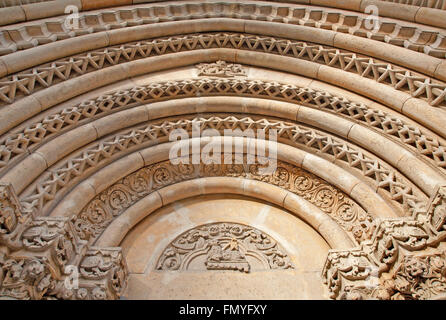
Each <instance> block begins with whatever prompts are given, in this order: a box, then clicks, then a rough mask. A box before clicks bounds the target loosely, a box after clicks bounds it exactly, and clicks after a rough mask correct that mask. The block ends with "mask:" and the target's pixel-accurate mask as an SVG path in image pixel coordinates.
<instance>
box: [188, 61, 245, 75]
mask: <svg viewBox="0 0 446 320" xmlns="http://www.w3.org/2000/svg"><path fill="white" fill-rule="evenodd" d="M197 69H198V75H199V76H211V77H235V76H246V72H245V70H243V67H242V65H241V64H234V63H227V62H226V61H222V60H219V61H217V62H214V63H200V64H198V65H197Z"/></svg>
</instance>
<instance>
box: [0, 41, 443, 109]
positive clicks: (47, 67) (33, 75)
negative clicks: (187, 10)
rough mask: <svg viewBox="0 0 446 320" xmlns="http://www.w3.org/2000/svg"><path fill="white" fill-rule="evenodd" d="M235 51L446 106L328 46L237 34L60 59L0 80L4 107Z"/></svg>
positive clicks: (411, 77)
mask: <svg viewBox="0 0 446 320" xmlns="http://www.w3.org/2000/svg"><path fill="white" fill-rule="evenodd" d="M208 48H231V49H238V50H250V51H258V52H266V53H271V54H277V55H282V56H289V57H294V58H297V59H302V60H307V61H312V62H316V63H320V64H324V65H327V66H330V67H334V68H339V69H342V70H344V71H347V72H352V73H355V74H358V75H360V76H362V77H365V78H368V79H373V80H375V81H376V82H378V83H383V84H387V85H389V86H391V87H393V88H395V90H400V91H404V92H409V93H410V94H411V95H412V96H413V97H415V98H420V99H423V100H426V101H428V102H429V104H430V105H432V106H438V107H441V106H446V86H445V85H444V84H443V83H441V82H440V81H437V80H433V79H431V78H429V77H426V76H425V75H422V74H419V73H415V72H413V71H409V70H408V69H405V68H402V67H400V66H395V65H393V64H390V63H388V62H384V61H380V60H378V59H374V58H371V57H368V56H364V55H360V54H356V53H352V52H349V51H346V50H340V49H336V48H332V47H329V46H322V45H318V44H313V43H308V42H302V41H293V40H287V39H281V38H273V37H267V36H257V35H249V34H239V33H216V34H213V33H210V34H192V35H184V36H177V37H169V38H160V39H155V40H150V41H139V42H134V43H128V44H123V45H119V46H112V47H107V48H105V49H102V50H95V51H91V52H88V53H85V54H81V55H75V56H72V57H68V58H64V59H60V60H57V61H54V62H51V63H47V64H44V65H41V66H38V67H34V68H32V69H29V70H26V71H22V72H19V73H17V74H14V75H10V76H8V77H5V78H3V79H0V103H1V104H6V103H13V102H14V101H16V100H17V99H18V98H20V97H21V96H23V95H30V94H32V93H33V92H36V91H38V90H42V89H44V88H48V87H50V86H52V85H53V84H56V83H60V82H63V81H66V80H69V79H72V78H74V77H77V76H80V75H83V74H86V73H89V72H93V71H95V70H101V69H104V68H106V67H108V66H113V65H117V64H120V63H124V62H128V61H134V60H138V59H142V58H147V57H150V56H157V55H163V54H167V53H174V52H181V51H185V50H198V49H208Z"/></svg>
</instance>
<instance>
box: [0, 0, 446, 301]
mask: <svg viewBox="0 0 446 320" xmlns="http://www.w3.org/2000/svg"><path fill="white" fill-rule="evenodd" d="M69 2H70V3H73V4H76V6H77V7H78V9H79V10H78V11H79V12H80V14H79V16H80V19H79V21H78V22H79V24H78V26H77V27H76V26H73V25H71V24H67V23H65V22H67V21H66V20H65V18H66V16H65V9H66V8H65V4H66V2H65V1H43V0H35V1H34V0H33V1H27V0H26V1H25V0H23V1H15V0H11V1H6V2H5V1H3V2H2V1H0V26H2V28H1V30H0V78H1V79H0V297H10V298H19V299H54V298H58V299H104V298H105V299H116V298H119V297H120V296H121V295H122V294H123V290H124V287H125V284H126V281H127V279H132V277H133V275H131V274H135V273H134V272H133V271H134V267H135V261H137V260H138V259H136V260H135V259H134V258H135V257H134V256H133V257H132V256H131V255H132V254H136V253H135V252H137V251H131V250H130V251H128V250H127V249H129V246H128V244H129V243H130V242H131V241H132V240H131V239H132V237H134V238H135V237H136V238H138V237H137V236H136V235H135V233H133V231H130V232H129V230H130V229H131V228H132V226H133V227H137V229H138V231H139V232H141V234H144V235H145V236H150V234H148V233H145V232H149V233H151V232H152V233H155V234H156V232H157V231H156V230H154V229H151V228H150V223H152V222H153V221H155V220H156V219H155V218H156V216H157V214H159V213H160V212H161V214H160V215H162V214H163V212H164V213H166V212H170V213H172V214H173V215H172V216H169V214H167V215H165V217H176V218H178V216H177V215H175V212H177V211H176V210H179V211H181V210H180V209H181V206H183V205H184V206H185V207H184V208H185V210H186V211H187V208H199V209H198V211H199V210H205V209H203V208H204V207H200V205H201V206H204V205H205V204H206V205H209V206H211V207H212V205H215V206H219V205H221V203H224V204H225V205H227V206H228V208H232V209H231V210H234V212H235V211H236V210H237V209H238V208H237V206H236V205H235V204H236V203H240V204H245V205H247V206H248V207H247V209H246V210H247V211H249V210H252V212H251V211H249V212H248V213H247V217H248V216H249V217H252V216H251V215H252V214H254V213H253V212H257V211H256V210H260V203H262V205H265V208H270V210H277V211H274V212H275V213H276V214H277V217H280V216H281V212H282V211H283V212H282V213H284V212H285V211H286V212H287V213H293V214H295V215H296V217H295V218H296V219H295V220H294V221H293V222H294V224H293V223H290V225H294V227H295V228H296V229H294V230H293V232H294V231H298V230H302V232H303V231H304V230H307V229H306V228H307V227H308V226H307V225H305V224H300V222H299V221H300V220H299V219H303V220H305V219H307V220H310V221H306V220H305V221H306V222H307V223H308V224H309V225H310V226H311V228H312V229H314V230H317V231H318V232H319V233H320V234H319V235H316V234H314V233H311V232H310V231H308V230H307V231H308V237H309V238H308V239H313V240H314V241H315V243H318V245H317V246H316V247H317V248H316V249H318V250H319V251H318V252H319V254H322V253H323V255H324V256H325V255H326V254H328V255H327V259H326V263H325V267H323V266H322V262H323V261H322V260H320V259H321V257H318V260H317V263H316V264H314V265H313V266H314V267H315V268H316V269H317V270H316V271H317V272H318V276H317V277H313V278H312V279H313V280H312V281H313V283H312V284H315V283H316V282H317V286H318V288H319V289H321V288H322V287H321V283H320V281H319V280H320V279H319V278H318V277H320V275H321V276H322V277H323V278H324V280H325V282H326V285H327V288H328V291H329V293H330V297H331V298H334V299H359V298H370V299H376V298H378V299H436V298H441V297H442V296H443V295H444V292H445V291H446V289H445V288H446V286H445V283H446V280H445V278H444V277H445V265H446V262H445V261H446V258H445V256H444V252H445V249H446V247H445V244H444V240H445V226H444V224H445V221H446V218H445V217H446V210H445V199H446V193H445V186H446V171H445V168H446V154H445V152H446V140H445V139H446V129H445V127H444V123H445V122H446V113H445V108H444V107H445V106H446V83H445V81H446V72H445V70H446V69H445V67H446V62H445V58H446V40H445V39H446V38H445V37H444V28H446V24H445V22H444V21H446V11H445V1H443V0H438V1H415V0H414V1H393V2H392V1H384V0H374V1H372V2H370V1H368V2H367V3H365V2H361V1H327V0H311V4H308V3H306V2H308V1H306V0H305V1H304V0H302V1H301V0H297V1H291V2H290V3H285V2H283V1H266V2H262V3H260V2H257V1H249V0H248V1H234V0H223V1H218V2H214V1H210V2H205V3H199V2H197V1H192V0H186V1H182V2H165V1H163V0H155V1H150V2H149V3H145V2H144V1H142V3H132V4H129V3H128V1H121V0H106V1H100V2H94V1H84V0H74V1H71V0H70V1H69ZM139 2H141V1H139ZM124 4H125V5H126V6H125V7H121V6H120V5H124ZM369 4H373V5H374V6H375V7H376V8H377V9H378V10H379V17H378V19H377V21H375V23H374V27H373V28H369V27H368V25H369V23H368V22H370V21H368V20H369V18H370V17H369V16H368V15H369V12H368V8H369V7H368V6H367V5H369ZM205 18H206V19H205ZM72 27H74V28H77V29H76V30H72ZM192 122H199V123H200V124H201V126H202V127H203V128H206V129H215V130H214V133H215V132H216V131H217V132H218V133H219V134H221V132H222V131H223V130H224V129H225V128H238V129H246V128H255V129H261V130H263V132H264V133H267V132H268V131H271V130H276V129H277V130H278V132H279V139H278V142H279V143H278V151H279V152H278V156H277V159H276V160H277V161H278V163H279V164H280V165H279V167H278V168H277V170H275V171H274V172H273V174H272V175H270V176H259V175H257V174H255V173H254V174H253V173H252V172H250V171H249V170H248V171H243V170H239V169H240V168H235V167H233V168H229V169H228V168H227V167H225V166H221V167H216V166H207V167H206V166H205V165H203V166H202V167H200V166H197V168H195V167H194V168H190V167H187V166H183V167H175V168H173V167H174V166H170V165H169V164H168V162H169V160H168V159H169V157H168V154H169V150H170V148H171V147H172V146H173V143H170V142H169V133H171V132H172V130H174V128H181V129H184V130H185V131H186V134H187V135H188V137H187V138H188V139H187V141H185V142H184V145H187V146H188V147H189V146H190V145H189V144H192V143H195V142H197V141H198V142H199V144H200V148H201V149H200V150H202V148H204V147H205V146H206V143H208V142H209V141H211V140H213V138H212V139H211V138H203V139H197V138H194V137H191V136H190V134H191V126H192ZM190 138H192V139H190ZM232 138H233V137H232V136H231V139H232ZM214 140H216V139H214ZM235 140H236V141H243V142H249V141H253V142H255V143H261V144H262V143H266V141H267V140H265V139H264V138H263V137H262V134H257V135H254V137H252V138H249V139H246V138H243V139H235ZM219 141H220V142H223V141H226V140H225V139H221V140H219ZM200 152H201V151H200ZM192 154H193V153H192ZM240 154H243V156H245V157H248V156H249V155H251V153H250V152H249V151H246V150H244V151H243V152H239V153H236V155H240ZM231 156H234V155H231ZM200 168H201V169H200ZM150 170H152V171H150ZM153 170H159V172H156V173H155V172H153ZM194 170H195V171H194ZM194 173H196V175H194ZM310 178H311V179H310ZM298 179H300V180H299V181H300V184H299V183H297V186H296V181H297V180H298ZM306 179H310V180H311V181H312V183H313V184H311V183H309V180H306ZM310 185H312V186H313V187H314V188H313V189H312V188H309V189H305V188H307V187H308V186H310ZM316 185H317V186H316ZM299 186H300V187H302V189H304V190H300V189H299ZM181 188H190V190H188V189H181ZM222 190H225V191H226V192H227V193H222ZM188 191H190V192H192V194H193V195H194V196H193V197H187V196H185V195H187V194H188V193H187V192H188ZM180 193H184V194H180ZM224 195H226V196H229V195H231V197H232V198H231V199H230V201H229V200H228V199H224V197H225V196H224ZM181 196H184V197H183V198H182V197H181ZM237 197H239V198H237ZM243 197H245V198H243ZM246 197H248V198H249V197H251V198H250V199H251V200H248V199H246ZM260 200H262V201H263V202H262V201H260ZM150 201H153V203H152V204H153V206H154V207H153V208H152V207H151V209H153V210H155V211H153V212H154V214H152V213H151V212H152V211H150V210H148V211H144V212H138V209H141V208H146V209H147V208H148V207H147V205H148V203H150ZM169 201H170V202H169ZM219 201H222V202H219ZM225 201H226V202H225ZM231 201H232V202H231ZM238 201H240V202H238ZM250 201H251V202H250ZM200 203H201V204H200ZM231 203H232V205H231ZM157 205H160V207H159V208H158V209H157V208H156V206H157ZM178 208H180V209H178ZM200 208H201V209H200ZM219 208H220V209H219V210H220V211H218V210H217V211H218V212H216V213H215V215H214V216H213V218H214V220H215V221H220V222H223V221H222V217H223V213H222V212H223V211H224V210H223V209H222V208H223V207H219ZM249 208H251V209H249ZM262 208H263V207H262ZM265 208H264V209H265ZM271 208H274V209H271ZM352 208H355V209H357V210H352ZM163 210H164V211H163ZM169 210H170V211H169ZM262 210H263V209H262ZM265 210H267V209H265ZM268 210H269V209H268ZM281 210H282V211H281ZM287 210H288V211H287ZM179 211H178V212H179ZM149 213H150V216H148V214H149ZM218 215H220V216H218ZM241 215H242V214H240V216H241ZM187 216H188V215H187V214H185V215H183V216H182V217H183V218H184V217H187ZM191 216H194V215H191ZM229 216H230V217H232V219H229V220H227V221H232V222H233V223H241V224H245V225H251V221H248V220H247V221H248V222H247V223H245V222H246V221H244V220H243V221H242V220H237V217H238V216H237V215H236V214H234V215H232V216H231V215H229ZM260 216H262V215H260ZM195 217H197V216H195ZM262 217H264V218H265V217H269V215H266V214H265V215H264V216H262ZM316 217H318V218H316ZM352 217H353V218H352ZM358 217H365V220H366V221H369V220H370V219H369V220H368V218H369V217H371V221H370V224H365V225H366V227H364V226H361V227H362V229H361V230H360V231H362V232H363V233H362V234H361V233H360V232H356V231H357V228H356V227H358V224H359V225H360V224H361V223H362V222H363V221H362V220H361V223H358V219H357V218H358ZM138 219H142V220H141V223H140V221H139V220H138ZM154 219H155V220H154ZM200 219H202V220H200V221H198V222H197V221H196V222H197V223H196V224H195V226H196V225H204V224H206V223H208V221H205V220H204V217H201V218H200ZM259 219H260V218H259ZM352 219H353V220H352ZM87 220H88V221H89V223H85V221H87ZM254 220H255V219H254ZM254 220H253V221H254ZM179 221H182V223H183V225H182V226H181V227H179V228H178V229H175V226H173V225H172V224H169V221H165V223H160V224H157V226H158V227H159V230H162V232H164V234H163V235H168V236H169V237H171V238H173V234H181V232H184V231H186V230H187V228H186V226H189V227H191V228H192V227H194V225H193V224H190V225H189V224H188V223H189V222H187V221H186V220H181V219H179ZM215 221H214V222H215ZM255 221H256V220H255ZM280 221H282V222H281V223H282V226H283V228H282V229H286V228H285V227H286V226H287V225H288V223H287V220H286V219H285V220H280ZM352 221H353V222H352ZM254 224H255V223H254ZM266 225H267V223H266ZM98 226H99V227H98ZM93 227H97V230H96V231H97V234H95V235H94V236H91V233H92V228H93ZM164 227H165V229H163V228H164ZM253 227H255V225H253ZM270 227H271V225H270ZM144 228H146V229H144ZM268 228H269V227H268ZM268 228H267V229H265V230H264V231H265V232H266V233H267V234H270V235H271V236H273V238H275V237H276V236H280V235H281V236H283V237H282V238H280V237H279V238H280V241H279V242H280V243H283V244H285V243H288V244H287V247H286V249H287V252H288V253H289V254H290V255H292V254H295V253H296V252H294V251H293V250H298V249H299V248H300V247H299V245H300V244H298V243H296V242H292V241H291V240H293V238H294V236H293V232H290V233H286V232H285V231H284V233H280V232H279V234H274V233H271V230H272V229H274V228H272V229H271V230H270V229H268ZM308 228H309V227H308ZM311 228H310V229H311ZM355 228H356V229H355ZM364 228H365V229H364ZM93 229H94V228H93ZM189 229H190V228H189ZM260 229H261V230H263V229H262V228H260ZM93 231H94V230H93ZM180 231H181V232H180ZM288 231H289V230H288ZM93 233H94V232H93ZM330 233H331V235H330ZM364 234H365V235H366V236H364ZM320 235H323V236H322V237H321V238H318V237H320ZM136 238H135V239H136ZM279 238H277V240H279ZM123 239H124V240H123ZM121 240H123V241H122V243H121ZM129 241H130V242H129ZM290 241H291V242H290ZM160 243H161V242H159V244H160ZM290 243H292V245H290ZM96 245H97V246H96ZM109 245H111V246H116V247H111V248H110V247H108V246H109ZM121 245H122V248H123V250H122V249H121V248H119V247H117V246H121ZM166 245H167V244H166ZM352 245H354V246H355V248H352ZM139 246H141V243H139ZM159 247H160V248H161V246H159ZM305 247H306V249H305V250H309V248H310V247H311V245H308V243H307V245H306V246H305ZM329 247H331V249H332V251H330V252H328V248H329ZM131 252H133V253H131ZM293 252H294V253H293ZM302 252H305V255H306V257H307V258H308V257H310V256H311V253H309V251H302ZM126 258H129V259H130V260H128V261H131V263H130V265H129V266H130V273H129V272H128V271H129V270H128V267H129V266H127V265H126V263H125V260H126ZM307 260H309V258H308V259H307ZM299 261H305V259H301V260H299ZM146 262H147V261H146ZM313 262H314V261H313ZM318 263H319V264H320V265H319V264H318ZM310 264H311V263H310ZM310 264H308V265H310ZM67 266H72V267H74V268H75V269H76V270H77V271H78V272H79V277H80V278H79V280H80V286H79V288H71V289H69V288H68V287H67V285H66V281H67V279H68V278H69V274H68V271H67V270H65V267H67ZM139 267H141V266H139ZM139 271H141V268H140V269H139ZM288 271H290V270H288ZM320 271H322V273H320ZM311 272H315V270H313V269H312V270H311ZM214 274H215V273H214ZM235 274H236V276H235V277H238V276H245V279H247V278H249V277H250V276H251V274H250V275H243V274H239V273H235ZM291 274H292V275H293V277H294V278H292V279H291V278H288V280H291V281H290V282H289V283H294V282H293V281H294V280H296V279H297V278H299V275H298V274H294V273H292V272H291V273H290V275H291ZM234 279H235V278H234ZM260 280H261V281H257V282H256V283H257V284H261V283H263V282H262V279H260ZM312 284H310V285H309V286H311V285H312ZM130 287H131V288H133V289H132V290H134V288H135V287H134V286H133V285H132V284H131V285H130ZM296 287H297V286H296ZM307 287H308V286H307ZM293 290H294V289H293ZM285 291H286V290H285ZM320 293H321V291H320V292H319V294H320ZM322 296H323V297H324V298H326V297H328V296H325V295H320V296H319V297H322ZM245 298H246V297H245ZM248 298H249V297H248Z"/></svg>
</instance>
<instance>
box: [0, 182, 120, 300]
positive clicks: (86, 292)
mask: <svg viewBox="0 0 446 320" xmlns="http://www.w3.org/2000/svg"><path fill="white" fill-rule="evenodd" d="M0 196H1V198H0V200H1V207H0V209H1V210H0V219H1V220H0V221H1V224H0V228H1V229H0V230H1V231H2V233H1V234H0V240H2V242H1V244H2V245H3V250H2V251H0V297H10V298H14V299H117V298H119V296H120V295H121V293H122V291H123V290H124V288H125V286H126V283H127V277H128V271H127V266H126V263H125V261H124V258H123V256H122V253H121V249H120V248H98V247H91V248H89V247H88V243H87V241H85V240H81V239H80V238H79V236H78V235H77V233H76V231H75V229H74V225H73V221H74V219H75V217H72V218H68V217H37V218H32V215H29V214H24V213H23V211H22V207H21V206H20V203H19V201H18V200H17V197H16V195H15V194H14V191H13V190H12V187H11V186H0ZM23 217H26V219H24V218H23ZM11 235H14V237H11ZM1 237H3V238H1ZM5 249H6V250H5ZM67 267H71V268H68V269H67ZM73 270H74V271H75V273H74V274H70V272H69V271H73ZM72 282H73V283H72Z"/></svg>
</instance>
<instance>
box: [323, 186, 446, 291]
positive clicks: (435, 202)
mask: <svg viewBox="0 0 446 320" xmlns="http://www.w3.org/2000/svg"><path fill="white" fill-rule="evenodd" d="M425 217H426V218H425V219H419V220H418V221H416V220H407V219H404V218H400V219H385V220H382V221H381V222H378V224H377V228H376V231H375V232H374V234H373V237H372V239H371V240H370V241H365V242H363V243H362V244H361V246H360V247H358V248H356V249H353V250H344V251H338V250H333V251H330V253H329V255H328V257H327V261H326V263H325V266H324V270H323V273H322V275H323V277H324V279H325V282H326V284H327V286H328V289H329V291H330V293H331V297H332V298H333V299H430V298H433V297H435V296H436V295H438V294H444V293H446V277H445V271H446V259H445V253H444V252H443V251H437V252H434V253H432V252H429V251H427V250H428V249H429V247H433V246H436V245H438V243H439V242H441V241H443V240H444V239H445V238H446V224H445V222H446V186H441V187H438V189H437V192H436V194H435V196H434V197H433V198H432V200H431V203H430V206H429V208H428V210H427V212H426V215H425ZM386 273H387V274H386ZM373 280H375V281H373Z"/></svg>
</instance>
